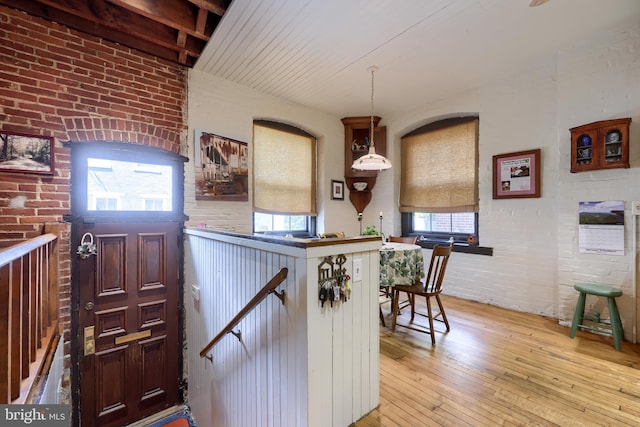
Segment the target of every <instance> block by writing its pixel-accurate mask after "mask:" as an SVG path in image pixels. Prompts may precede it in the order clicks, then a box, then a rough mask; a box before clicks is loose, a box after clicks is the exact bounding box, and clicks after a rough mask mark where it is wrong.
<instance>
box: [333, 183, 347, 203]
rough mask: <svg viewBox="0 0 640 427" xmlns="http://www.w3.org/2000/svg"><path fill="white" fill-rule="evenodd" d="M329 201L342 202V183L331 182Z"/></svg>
mask: <svg viewBox="0 0 640 427" xmlns="http://www.w3.org/2000/svg"><path fill="white" fill-rule="evenodd" d="M331 199H332V200H344V181H336V180H335V179H332V180H331Z"/></svg>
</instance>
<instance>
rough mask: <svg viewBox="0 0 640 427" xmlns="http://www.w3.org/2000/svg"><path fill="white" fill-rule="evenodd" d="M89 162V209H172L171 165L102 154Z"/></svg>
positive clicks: (88, 160) (89, 159)
mask: <svg viewBox="0 0 640 427" xmlns="http://www.w3.org/2000/svg"><path fill="white" fill-rule="evenodd" d="M87 162H88V163H87V209H88V210H90V211H98V210H108V211H171V210H172V204H171V201H172V189H173V183H172V176H171V175H172V167H171V166H168V165H156V164H149V163H139V162H127V161H121V160H111V159H100V158H88V159H87Z"/></svg>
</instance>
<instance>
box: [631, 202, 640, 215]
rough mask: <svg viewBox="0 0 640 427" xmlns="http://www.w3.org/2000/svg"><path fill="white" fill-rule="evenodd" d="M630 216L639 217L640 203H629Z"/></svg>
mask: <svg viewBox="0 0 640 427" xmlns="http://www.w3.org/2000/svg"><path fill="white" fill-rule="evenodd" d="M631 215H640V202H631Z"/></svg>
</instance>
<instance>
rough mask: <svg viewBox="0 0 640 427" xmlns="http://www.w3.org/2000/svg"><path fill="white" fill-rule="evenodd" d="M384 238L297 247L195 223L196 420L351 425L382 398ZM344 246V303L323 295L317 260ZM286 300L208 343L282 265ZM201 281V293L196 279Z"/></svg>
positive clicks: (189, 241) (192, 329) (189, 252)
mask: <svg viewBox="0 0 640 427" xmlns="http://www.w3.org/2000/svg"><path fill="white" fill-rule="evenodd" d="M380 246H381V242H380V241H368V242H359V243H347V244H344V245H339V246H338V245H332V246H319V247H313V248H308V249H304V248H294V247H290V246H283V245H280V244H274V243H267V242H261V241H256V240H249V239H243V238H237V237H234V236H227V235H220V234H218V233H211V232H207V231H202V230H198V229H195V230H187V231H186V236H185V270H186V271H185V281H186V283H187V284H188V286H187V288H188V291H187V292H186V295H185V312H186V319H187V341H188V345H189V351H188V352H187V355H186V360H187V370H188V378H189V390H188V403H189V406H190V408H191V412H192V414H193V417H194V420H195V422H196V424H197V425H203V426H204V425H207V426H219V427H226V426H228V427H235V426H238V427H245V426H273V427H286V426H291V427H300V426H309V427H329V426H334V427H344V426H347V425H351V423H353V422H355V421H357V420H358V419H360V418H361V417H363V416H364V415H365V414H367V413H368V412H370V411H371V410H373V409H374V408H376V407H377V406H378V404H379V401H380V400H379V399H380V398H379V330H378V285H377V277H378V271H379V270H378V262H379V261H378V259H379V253H378V250H379V248H380ZM337 254H343V255H344V256H345V257H346V262H345V264H344V268H345V269H346V270H347V274H349V275H351V276H352V277H353V268H352V266H353V260H354V259H360V260H361V263H362V273H363V274H362V279H361V280H359V281H353V283H352V289H353V290H352V294H351V298H350V299H349V300H348V301H346V302H339V303H335V304H334V305H331V304H329V303H328V302H327V303H325V304H324V306H322V305H321V304H320V303H319V301H318V265H319V264H320V263H322V262H323V260H324V259H325V257H327V256H333V257H334V258H333V259H334V260H335V255H337ZM283 267H286V268H287V269H288V276H287V278H286V280H285V281H284V282H283V283H282V284H281V285H280V286H278V288H277V290H278V291H282V290H284V291H285V292H286V294H285V304H284V305H282V304H281V302H280V300H279V299H278V298H276V297H275V296H273V295H268V296H267V298H266V299H265V300H263V301H262V302H261V303H259V304H258V305H257V306H256V307H255V309H254V310H253V311H251V312H250V313H249V314H247V316H246V317H244V318H243V319H242V320H241V321H240V323H239V324H238V325H237V327H235V328H234V331H240V333H241V337H242V341H239V340H237V339H236V338H235V337H234V336H233V335H231V334H228V335H226V336H224V337H223V338H222V339H221V340H220V341H219V342H218V343H217V344H216V345H215V346H214V347H213V348H212V349H211V350H210V352H209V354H210V355H211V356H212V360H211V361H209V360H207V359H206V358H201V357H200V356H199V354H198V353H199V352H200V349H202V348H204V347H205V346H206V345H207V344H208V342H209V341H210V340H211V339H212V338H213V337H215V336H216V335H217V334H218V332H220V331H221V330H223V329H224V327H225V326H226V325H227V324H228V322H229V321H230V320H231V319H233V318H234V317H235V316H236V314H237V313H238V312H239V311H240V310H241V309H242V308H243V307H244V306H245V305H246V304H247V302H249V301H250V300H251V299H252V298H253V296H254V295H256V294H257V293H258V291H259V290H260V288H262V287H263V286H264V285H265V284H266V283H267V282H268V281H269V280H270V279H271V277H273V276H274V275H275V274H276V273H277V272H278V271H280V269H281V268H283ZM192 285H197V287H198V288H199V299H198V298H194V296H193V294H192V292H191V286H192Z"/></svg>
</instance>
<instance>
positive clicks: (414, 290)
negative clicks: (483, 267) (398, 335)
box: [391, 245, 453, 344]
mask: <svg viewBox="0 0 640 427" xmlns="http://www.w3.org/2000/svg"><path fill="white" fill-rule="evenodd" d="M452 250H453V245H449V246H438V245H436V246H434V247H433V253H432V254H431V262H430V263H429V271H428V273H427V278H426V280H425V283H424V284H422V283H421V282H419V281H418V282H416V283H414V284H413V285H397V286H394V287H393V298H392V301H393V324H392V325H391V330H392V331H395V330H396V326H402V327H403V328H408V329H413V330H415V331H418V332H424V333H428V334H430V335H431V344H435V343H436V336H435V329H434V327H433V321H434V320H437V321H441V322H443V323H444V324H445V326H446V327H447V332H449V331H450V330H451V328H450V327H449V321H448V320H447V315H446V313H445V311H444V307H443V305H442V301H441V300H440V292H442V280H443V279H444V274H445V271H446V269H447V263H448V262H449V257H450V256H451V251H452ZM400 292H406V293H407V295H408V297H409V303H410V305H411V319H410V320H409V323H407V324H400V323H398V322H397V320H398V312H399V306H398V301H399V298H400ZM416 296H423V297H426V299H427V312H426V313H421V312H419V311H417V310H416ZM431 298H435V300H436V303H437V304H438V309H439V312H437V313H436V314H435V315H434V314H433V312H432V309H431ZM416 314H418V315H420V316H424V317H427V318H428V319H429V327H427V326H424V325H420V324H418V323H414V322H413V321H414V317H415V315H416Z"/></svg>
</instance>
